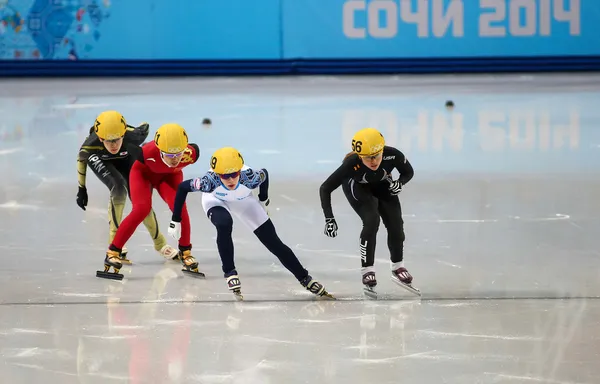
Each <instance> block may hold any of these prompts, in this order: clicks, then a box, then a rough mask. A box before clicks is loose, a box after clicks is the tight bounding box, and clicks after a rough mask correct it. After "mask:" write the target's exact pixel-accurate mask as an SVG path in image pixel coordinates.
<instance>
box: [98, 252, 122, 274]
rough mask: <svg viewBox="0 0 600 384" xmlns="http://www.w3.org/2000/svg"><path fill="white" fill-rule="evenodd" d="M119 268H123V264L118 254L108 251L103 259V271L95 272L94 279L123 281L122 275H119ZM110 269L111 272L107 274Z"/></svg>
mask: <svg viewBox="0 0 600 384" xmlns="http://www.w3.org/2000/svg"><path fill="white" fill-rule="evenodd" d="M121 267H123V264H122V263H121V255H120V253H119V252H117V251H111V250H108V251H106V258H104V271H96V277H101V278H103V279H112V280H123V275H122V274H120V273H119V270H120V269H121ZM111 268H112V269H113V272H109V271H110V269H111Z"/></svg>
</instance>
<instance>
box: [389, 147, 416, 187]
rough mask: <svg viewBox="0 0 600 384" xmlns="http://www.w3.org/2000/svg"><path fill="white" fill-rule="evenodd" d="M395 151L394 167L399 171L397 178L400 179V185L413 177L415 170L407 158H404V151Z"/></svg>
mask: <svg viewBox="0 0 600 384" xmlns="http://www.w3.org/2000/svg"><path fill="white" fill-rule="evenodd" d="M396 151H397V152H398V153H397V154H396V158H395V161H396V162H395V164H394V167H396V169H397V170H398V172H399V173H400V177H399V178H398V180H399V181H400V183H402V185H404V184H406V183H408V182H409V181H410V180H411V179H412V178H413V176H414V175H415V171H414V169H413V167H412V165H411V164H410V162H409V161H408V159H407V158H406V155H404V153H402V152H400V151H399V150H396Z"/></svg>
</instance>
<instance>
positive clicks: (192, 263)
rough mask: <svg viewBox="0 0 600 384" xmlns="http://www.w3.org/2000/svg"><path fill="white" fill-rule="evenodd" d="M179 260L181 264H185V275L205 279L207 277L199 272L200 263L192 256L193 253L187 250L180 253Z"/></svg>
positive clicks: (183, 270)
mask: <svg viewBox="0 0 600 384" xmlns="http://www.w3.org/2000/svg"><path fill="white" fill-rule="evenodd" d="M179 259H180V260H181V264H183V267H184V268H183V269H182V270H181V271H182V272H183V273H184V274H186V275H188V276H192V277H196V278H204V277H206V276H205V275H204V273H202V272H199V271H198V262H197V261H196V259H195V258H194V256H192V251H190V250H185V251H182V252H181V251H180V252H179Z"/></svg>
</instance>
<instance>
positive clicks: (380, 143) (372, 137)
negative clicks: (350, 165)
mask: <svg viewBox="0 0 600 384" xmlns="http://www.w3.org/2000/svg"><path fill="white" fill-rule="evenodd" d="M384 146H385V139H384V138H383V135H382V134H381V132H379V131H378V130H376V129H375V128H364V129H361V130H360V131H358V132H356V133H355V134H354V137H352V151H353V152H354V153H356V154H357V155H359V156H376V155H378V154H380V153H381V152H383V147H384Z"/></svg>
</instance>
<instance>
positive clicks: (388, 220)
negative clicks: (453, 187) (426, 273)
mask: <svg viewBox="0 0 600 384" xmlns="http://www.w3.org/2000/svg"><path fill="white" fill-rule="evenodd" d="M379 212H380V214H381V220H382V221H383V224H384V225H385V227H386V229H387V232H388V248H389V250H390V264H391V270H392V280H394V281H395V282H396V283H398V284H400V285H401V286H403V287H404V288H406V289H408V290H409V291H411V292H413V293H416V294H420V293H419V291H418V290H416V289H415V288H414V287H412V286H411V284H412V281H413V277H412V275H411V274H410V273H409V272H408V270H407V269H406V268H405V267H404V239H405V236H404V220H403V219H402V209H401V206H400V200H399V199H398V196H389V195H387V194H383V195H382V196H381V197H380V200H379Z"/></svg>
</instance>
